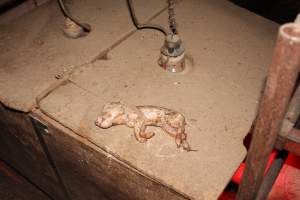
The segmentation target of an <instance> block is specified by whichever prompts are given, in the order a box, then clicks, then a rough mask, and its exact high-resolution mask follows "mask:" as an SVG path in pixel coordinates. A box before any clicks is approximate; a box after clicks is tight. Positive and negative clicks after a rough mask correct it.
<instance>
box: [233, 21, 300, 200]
mask: <svg viewBox="0 0 300 200" xmlns="http://www.w3.org/2000/svg"><path fill="white" fill-rule="evenodd" d="M299 71H300V27H299V25H297V24H296V23H288V24H285V25H282V26H281V27H280V29H279V34H278V39H277V43H276V47H275V50H274V54H273V59H272V63H271V66H270V68H269V77H268V80H267V84H266V88H265V91H264V94H263V97H262V100H261V103H260V107H259V111H258V117H257V120H256V123H255V126H254V131H253V137H252V142H251V144H250V148H249V151H248V155H247V160H246V168H245V171H244V174H243V178H242V181H241V183H240V186H239V190H238V194H237V199H238V200H253V199H255V198H256V196H257V194H258V191H259V188H260V186H261V184H262V181H263V175H264V171H265V168H266V165H267V162H268V158H269V155H270V154H271V151H272V150H273V148H274V146H275V142H276V139H277V136H278V133H279V130H280V126H281V124H282V121H283V118H284V116H285V113H286V111H287V107H288V103H289V101H290V98H291V94H292V92H293V89H294V86H295V83H296V80H297V77H298V74H299Z"/></svg>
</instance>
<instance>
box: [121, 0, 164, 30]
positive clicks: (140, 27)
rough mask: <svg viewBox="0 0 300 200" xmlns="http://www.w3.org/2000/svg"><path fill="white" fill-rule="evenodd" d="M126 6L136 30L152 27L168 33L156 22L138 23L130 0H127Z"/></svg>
mask: <svg viewBox="0 0 300 200" xmlns="http://www.w3.org/2000/svg"><path fill="white" fill-rule="evenodd" d="M127 6H128V10H129V13H130V17H131V20H132V22H133V24H134V26H135V27H136V28H137V29H138V30H140V29H154V30H157V31H160V32H161V33H163V34H164V35H165V36H166V35H168V32H167V31H166V30H165V29H164V28H163V27H162V26H159V25H156V24H151V23H147V24H140V23H139V21H138V19H137V17H136V15H135V11H134V7H133V5H132V0H127Z"/></svg>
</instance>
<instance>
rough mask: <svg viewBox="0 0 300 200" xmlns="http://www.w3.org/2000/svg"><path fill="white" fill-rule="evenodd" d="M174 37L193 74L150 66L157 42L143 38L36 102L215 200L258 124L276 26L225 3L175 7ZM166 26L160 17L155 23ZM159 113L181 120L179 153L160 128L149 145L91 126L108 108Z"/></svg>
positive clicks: (166, 178) (145, 167) (164, 178)
mask: <svg viewBox="0 0 300 200" xmlns="http://www.w3.org/2000/svg"><path fill="white" fill-rule="evenodd" d="M177 10H178V11H177V13H178V14H177V16H178V17H177V18H178V21H179V24H180V30H179V31H180V34H181V35H182V39H183V41H184V42H185V45H186V49H187V50H188V54H189V55H190V56H191V57H192V58H193V59H194V62H195V63H194V67H193V69H192V70H191V71H190V72H189V73H186V74H184V75H171V74H167V73H165V72H164V71H162V69H160V68H159V67H158V66H157V62H156V61H157V58H158V55H159V49H160V46H161V45H162V42H163V38H162V36H161V35H160V33H156V32H154V31H142V32H138V33H135V34H134V35H133V36H132V37H130V38H129V39H127V40H126V41H124V42H123V43H121V45H120V46H118V47H117V48H115V49H113V50H112V51H111V52H110V53H109V54H110V56H109V57H110V60H107V61H97V62H95V63H93V64H88V65H84V66H82V67H81V68H80V69H78V70H76V72H75V73H74V74H73V75H72V76H71V78H70V81H69V83H67V84H65V85H63V86H61V87H60V88H58V89H57V90H55V91H54V92H53V93H51V94H50V95H49V96H48V97H47V98H46V99H44V100H43V101H42V102H41V109H42V110H43V112H44V113H46V114H47V115H49V116H50V117H52V118H53V119H55V120H57V121H58V122H59V123H61V124H63V125H64V126H66V127H68V128H70V129H71V130H73V131H74V132H75V133H77V134H79V135H81V136H83V137H85V138H87V139H88V140H89V141H91V142H92V143H94V144H96V145H97V146H98V147H100V148H101V149H103V150H105V151H107V152H109V153H111V154H113V155H114V156H115V157H117V158H118V159H120V160H122V161H124V162H126V163H127V164H129V165H130V166H132V167H133V168H136V169H138V170H139V171H141V172H143V173H145V174H146V175H147V176H149V177H152V178H154V179H156V180H158V181H160V182H162V183H164V184H165V185H168V186H170V187H171V188H173V189H175V190H176V191H178V192H180V193H183V194H186V195H187V196H189V197H190V198H191V199H217V197H218V195H219V194H220V193H221V191H222V190H223V189H224V187H225V186H226V184H227V182H228V181H229V180H230V177H231V176H232V174H233V173H234V171H235V170H236V168H237V167H238V165H239V163H240V162H241V161H242V160H243V159H244V156H245V154H246V151H245V148H244V146H243V144H242V139H243V137H244V136H245V135H246V134H247V132H248V130H249V128H250V126H251V123H252V120H253V118H254V116H255V111H256V107H257V102H258V100H259V96H260V92H261V88H262V84H263V82H264V77H265V75H266V71H267V70H266V69H267V66H268V64H269V62H270V59H271V54H272V47H273V44H274V41H275V37H276V32H277V25H276V24H274V23H272V22H270V21H268V20H265V19H262V18H261V17H258V16H255V15H253V14H251V13H249V12H247V11H245V10H243V9H240V8H238V7H236V6H234V5H232V4H230V3H228V2H226V1H209V0H202V1H196V0H188V1H183V2H182V3H181V4H179V5H178V8H177ZM162 19H164V18H161V17H160V18H157V19H156V21H161V20H162ZM110 101H122V102H124V103H127V104H130V105H147V104H148V105H157V106H163V107H168V108H171V109H174V110H177V111H179V112H181V113H183V114H184V115H185V117H186V118H187V123H188V126H187V133H188V140H189V141H190V143H191V145H192V147H193V148H195V149H198V151H197V152H190V153H187V152H182V151H180V150H177V149H176V147H175V143H174V140H172V139H170V138H169V137H168V136H167V135H166V134H165V133H163V132H162V131H161V130H159V129H155V131H156V132H157V134H156V136H155V137H154V138H153V139H151V140H149V141H148V142H147V144H140V143H138V142H136V141H135V139H134V137H133V134H132V130H131V129H129V128H126V127H124V126H118V127H113V128H111V129H108V130H101V129H99V128H97V127H95V125H94V120H95V119H96V117H97V115H98V114H99V113H100V112H101V109H102V106H103V105H104V104H105V103H106V102H110Z"/></svg>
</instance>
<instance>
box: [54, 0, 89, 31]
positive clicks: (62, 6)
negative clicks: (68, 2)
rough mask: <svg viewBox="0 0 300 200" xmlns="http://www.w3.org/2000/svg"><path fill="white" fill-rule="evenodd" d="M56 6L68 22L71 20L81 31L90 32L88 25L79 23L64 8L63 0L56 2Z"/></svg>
mask: <svg viewBox="0 0 300 200" xmlns="http://www.w3.org/2000/svg"><path fill="white" fill-rule="evenodd" d="M58 4H59V7H60V9H61V11H62V12H63V14H64V16H65V17H67V18H69V19H70V20H72V21H73V22H74V23H75V24H77V25H78V26H80V27H81V28H83V30H84V31H85V32H90V31H91V27H90V25H88V24H85V23H80V22H79V21H78V20H76V19H74V18H73V17H72V16H71V14H70V12H69V10H68V9H67V7H66V6H65V4H64V2H63V0H58Z"/></svg>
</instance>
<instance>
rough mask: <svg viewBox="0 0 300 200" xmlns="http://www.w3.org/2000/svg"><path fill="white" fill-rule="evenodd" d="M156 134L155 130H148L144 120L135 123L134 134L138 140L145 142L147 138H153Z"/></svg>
mask: <svg viewBox="0 0 300 200" xmlns="http://www.w3.org/2000/svg"><path fill="white" fill-rule="evenodd" d="M154 135H155V133H154V132H146V126H145V123H144V121H143V120H140V121H138V122H136V123H135V126H134V136H135V138H136V139H137V141H139V142H141V143H144V142H146V141H147V139H150V138H152V137H153V136H154Z"/></svg>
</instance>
